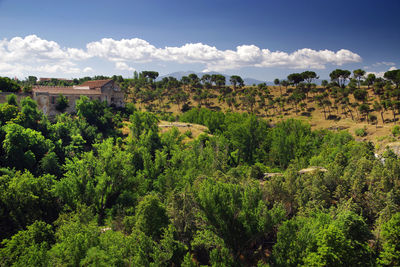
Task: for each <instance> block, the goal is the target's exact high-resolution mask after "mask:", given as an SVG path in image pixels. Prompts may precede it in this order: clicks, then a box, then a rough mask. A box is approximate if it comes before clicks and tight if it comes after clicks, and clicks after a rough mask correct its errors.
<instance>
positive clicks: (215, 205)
mask: <svg viewBox="0 0 400 267" xmlns="http://www.w3.org/2000/svg"><path fill="white" fill-rule="evenodd" d="M76 109H77V114H76V115H75V116H72V115H67V114H62V115H59V116H58V117H57V118H56V119H55V121H53V122H50V121H49V120H48V119H47V118H46V116H44V115H43V114H42V113H41V112H40V111H38V110H37V106H36V103H35V102H34V101H33V100H31V99H30V98H29V97H28V98H25V99H23V100H21V102H20V103H18V102H17V101H16V98H15V96H10V97H9V98H8V101H7V103H4V104H1V106H0V126H1V127H0V149H1V153H0V155H1V156H0V157H1V159H0V164H1V169H0V174H1V176H0V236H1V237H0V238H1V239H2V242H1V245H0V265H1V266H60V265H65V266H78V265H82V266H91V265H96V266H200V265H211V266H256V265H257V266H267V265H273V266H298V265H318V266H355V265H360V266H375V265H392V266H395V265H399V264H400V256H399V254H398V251H399V249H398V248H399V246H400V238H399V236H400V230H399V229H400V213H399V212H400V209H399V208H400V206H399V204H400V203H399V202H400V182H399V175H400V172H399V170H400V160H399V159H398V158H397V156H396V155H395V154H394V153H392V152H391V151H387V152H386V153H385V154H384V155H383V156H382V157H375V155H374V152H375V151H374V147H373V145H372V144H371V143H367V142H356V141H354V139H353V138H352V136H351V135H350V134H349V133H347V132H339V133H333V132H329V131H326V130H324V131H312V130H311V129H310V126H309V125H307V124H304V123H302V122H300V121H297V120H286V121H283V122H281V123H279V124H277V125H275V126H274V127H270V125H268V123H267V122H266V121H265V120H263V119H260V118H257V117H256V116H255V115H254V114H246V113H234V112H228V113H223V112H214V111H210V110H206V109H192V110H190V111H188V112H187V113H184V114H183V115H182V116H181V117H180V119H181V120H182V121H186V122H196V123H201V124H204V125H207V126H208V127H209V131H210V133H209V134H207V133H204V134H202V135H200V136H199V137H198V138H196V139H194V140H192V141H190V142H187V141H185V140H184V138H186V137H185V135H182V134H180V133H179V131H178V130H177V129H172V130H171V131H168V132H165V133H160V132H159V129H158V125H157V123H158V118H157V116H156V115H154V114H152V113H148V112H140V111H137V110H136V109H135V107H134V106H133V105H131V104H128V105H127V108H125V109H122V110H112V109H110V108H109V107H107V105H105V103H101V102H98V101H90V100H89V99H88V98H85V97H83V98H81V99H80V100H79V101H78V103H77V106H76ZM126 127H128V128H129V134H127V135H124V134H122V131H121V129H122V128H126ZM310 166H318V167H320V168H319V169H313V168H310V169H309V170H308V171H307V170H304V168H306V167H310ZM323 168H324V169H323ZM300 170H301V171H300ZM310 170H311V171H310ZM299 171H300V172H299ZM269 174H273V175H269Z"/></svg>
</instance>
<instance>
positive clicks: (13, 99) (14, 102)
mask: <svg viewBox="0 0 400 267" xmlns="http://www.w3.org/2000/svg"><path fill="white" fill-rule="evenodd" d="M7 104H9V105H13V106H16V107H18V101H17V96H16V95H14V94H10V95H8V96H7Z"/></svg>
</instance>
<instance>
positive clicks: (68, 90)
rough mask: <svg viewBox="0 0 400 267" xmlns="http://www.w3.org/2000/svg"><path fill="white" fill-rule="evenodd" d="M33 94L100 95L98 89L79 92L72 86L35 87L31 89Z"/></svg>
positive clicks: (79, 90)
mask: <svg viewBox="0 0 400 267" xmlns="http://www.w3.org/2000/svg"><path fill="white" fill-rule="evenodd" d="M32 90H33V92H34V93H49V94H56V95H59V94H63V95H101V91H100V90H99V89H96V90H81V89H74V88H73V87H72V86H35V87H33V88H32Z"/></svg>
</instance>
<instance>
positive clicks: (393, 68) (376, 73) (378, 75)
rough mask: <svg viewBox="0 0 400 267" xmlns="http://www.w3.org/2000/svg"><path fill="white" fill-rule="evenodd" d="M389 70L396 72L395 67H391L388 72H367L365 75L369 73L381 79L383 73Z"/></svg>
mask: <svg viewBox="0 0 400 267" xmlns="http://www.w3.org/2000/svg"><path fill="white" fill-rule="evenodd" d="M390 70H397V68H396V67H395V66H392V67H390V68H389V69H388V70H385V71H377V72H375V71H369V72H367V73H366V75H368V74H370V73H371V74H375V76H376V77H380V78H383V75H384V74H385V72H387V71H390Z"/></svg>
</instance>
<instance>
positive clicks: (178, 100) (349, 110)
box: [124, 69, 400, 124]
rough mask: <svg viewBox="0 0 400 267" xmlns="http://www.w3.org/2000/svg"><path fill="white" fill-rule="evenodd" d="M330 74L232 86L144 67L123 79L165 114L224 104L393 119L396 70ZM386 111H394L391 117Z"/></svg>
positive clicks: (237, 81) (399, 75)
mask: <svg viewBox="0 0 400 267" xmlns="http://www.w3.org/2000/svg"><path fill="white" fill-rule="evenodd" d="M329 76H330V82H329V81H328V80H322V82H321V85H317V84H316V83H315V82H316V80H317V79H318V78H319V77H318V75H317V74H316V73H315V72H313V71H304V72H302V73H292V74H290V75H288V77H287V79H285V80H279V79H275V80H274V84H275V88H273V87H271V86H267V85H266V84H265V83H262V84H258V85H257V86H256V85H252V86H245V85H244V82H243V79H242V78H241V77H240V76H237V75H234V76H231V77H230V80H229V82H230V85H227V81H226V80H225V77H224V76H222V75H218V74H214V75H209V74H204V75H203V76H202V77H198V76H197V75H196V74H190V75H188V76H183V77H182V78H181V79H180V80H178V79H176V78H174V77H164V78H163V79H162V80H159V81H156V78H157V77H158V73H157V72H153V71H145V72H141V73H135V75H134V78H133V79H131V80H126V81H124V84H125V85H124V88H125V90H126V92H127V94H128V95H129V97H128V98H129V99H130V100H131V101H132V102H134V103H135V102H137V103H139V104H140V105H142V107H144V108H146V109H147V110H148V111H161V112H163V111H166V110H169V109H170V108H171V105H176V106H177V107H178V110H179V111H182V112H185V111H187V110H189V109H190V108H192V107H207V108H210V109H214V110H215V109H216V110H220V109H221V106H226V107H227V109H229V110H232V111H238V112H243V111H245V112H248V113H254V114H258V115H263V116H267V117H276V116H281V115H282V116H284V115H288V114H290V113H293V114H296V115H303V116H311V112H312V111H314V110H315V109H316V108H319V109H321V111H322V112H323V114H324V118H325V119H327V120H340V119H341V118H351V119H352V120H354V121H366V122H368V123H372V124H377V123H378V119H379V120H381V121H382V124H384V123H388V122H396V121H397V118H396V115H397V114H398V113H400V98H399V96H400V91H399V90H400V89H399V88H398V87H399V86H398V85H399V83H400V70H392V71H387V72H386V73H385V74H384V77H383V78H380V77H376V76H375V75H374V74H371V73H370V74H368V75H366V72H365V71H364V70H361V69H357V70H354V71H353V72H350V71H349V70H342V69H336V70H334V71H332V72H331V73H330V75H329ZM276 87H278V88H279V93H276ZM387 113H392V118H388V117H387Z"/></svg>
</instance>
